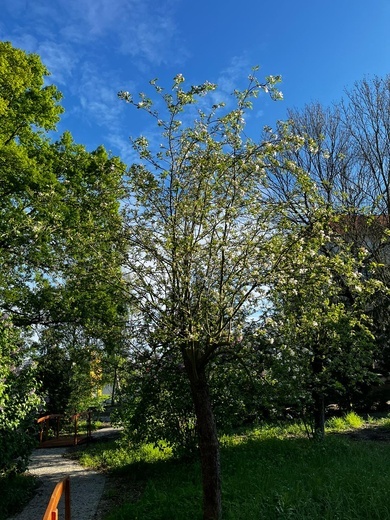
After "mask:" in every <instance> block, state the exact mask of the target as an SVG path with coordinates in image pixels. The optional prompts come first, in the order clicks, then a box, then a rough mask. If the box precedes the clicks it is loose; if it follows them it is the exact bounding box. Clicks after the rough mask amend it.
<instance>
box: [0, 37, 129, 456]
mask: <svg viewBox="0 0 390 520" xmlns="http://www.w3.org/2000/svg"><path fill="white" fill-rule="evenodd" d="M47 75H48V71H47V69H46V68H45V67H44V65H43V64H42V62H41V60H40V58H39V57H38V56H37V55H35V54H27V53H25V52H24V51H22V50H19V49H15V48H13V47H12V45H11V44H10V43H4V42H1V43H0V123H1V124H0V316H1V315H4V316H7V320H9V321H10V323H11V324H12V325H13V327H14V328H13V329H12V330H15V331H17V334H18V337H19V338H20V339H19V340H18V342H22V341H23V340H25V348H26V349H27V348H29V347H30V343H29V342H28V341H27V339H25V338H26V337H27V332H28V331H29V330H30V327H31V326H34V327H35V332H36V334H41V333H42V334H44V332H43V330H42V328H43V327H53V326H54V325H55V326H56V327H57V328H58V327H65V326H67V325H69V324H70V325H69V326H72V327H73V328H74V329H75V330H77V332H78V334H79V335H80V337H83V338H84V339H85V338H87V337H88V338H89V339H88V341H92V340H91V339H90V338H93V341H94V342H95V343H99V342H100V344H101V343H102V341H103V340H102V338H103V337H104V341H106V342H108V341H109V338H111V332H112V331H113V330H115V331H116V330H117V328H118V324H117V323H116V322H115V323H113V322H114V318H115V320H117V321H118V320H119V318H118V316H119V315H120V314H121V313H122V314H123V312H124V308H123V305H122V304H121V303H120V302H121V300H120V298H119V294H120V292H119V291H118V289H115V287H118V286H120V284H118V283H117V282H118V280H119V279H120V277H121V270H120V254H121V253H120V251H121V249H120V246H121V235H120V230H121V217H120V197H121V196H122V194H123V193H124V192H123V190H121V179H122V175H123V173H124V171H125V166H124V165H123V163H121V161H120V160H119V159H117V158H115V157H110V156H109V155H108V153H107V152H106V151H105V150H104V148H103V147H99V148H98V149H97V150H95V151H93V152H88V151H87V150H86V149H85V148H84V147H83V146H80V145H77V144H76V143H74V142H73V139H72V137H71V135H70V134H69V133H65V134H64V135H63V136H62V137H61V138H60V139H59V140H58V142H54V143H53V142H51V141H50V139H49V138H48V135H47V132H48V131H49V130H54V129H55V125H56V123H57V122H58V120H59V116H60V114H61V112H62V108H61V106H60V105H59V101H60V99H61V94H60V93H59V91H58V90H57V89H56V87H54V86H53V85H46V84H45V76H47ZM115 333H116V332H115ZM15 334H16V332H15ZM49 336H50V334H48V335H47V337H46V339H45V341H46V344H45V348H46V347H48V344H47V341H48V339H49ZM54 336H55V335H54V334H52V339H53V338H54ZM88 341H87V340H85V341H84V343H83V344H84V345H85V344H86V343H88ZM110 341H111V342H112V339H110ZM62 347H63V345H62ZM51 348H52V349H53V350H52V352H54V350H55V351H56V353H57V354H58V356H57V357H58V360H59V364H58V366H57V367H54V365H53V363H52V361H53V357H54V356H52V357H51V362H50V363H49V364H46V366H45V370H46V376H47V375H48V372H49V371H53V370H54V371H57V373H59V374H60V375H61V376H63V377H62V379H63V383H64V385H65V383H66V384H68V382H67V376H68V374H67V373H68V370H69V366H68V361H69V360H71V356H70V354H69V352H67V351H66V349H65V350H62V351H61V350H59V348H60V347H58V345H57V344H56V342H55V341H54V343H52V345H51ZM29 356H30V357H31V356H32V351H31V350H28V351H26V352H25V358H23V359H22V358H20V357H17V358H15V359H17V360H18V361H19V362H20V363H21V365H20V366H19V367H17V369H15V370H18V371H19V370H21V371H22V372H21V373H23V374H24V373H26V374H27V373H30V372H29V371H27V369H26V371H24V362H25V360H26V359H28V357H29ZM41 361H42V363H41V368H42V367H43V364H44V363H43V361H44V360H41ZM46 361H47V358H46ZM8 362H9V357H7V356H5V357H4V363H5V364H4V367H6V366H8ZM49 365H50V366H49ZM81 365H82V364H81V363H79V365H78V368H80V367H81ZM84 366H85V367H86V364H84ZM22 369H23V370H22ZM4 370H6V369H5V368H4ZM89 373H90V368H89V367H86V368H85V370H84V375H86V374H89ZM41 375H42V372H41ZM7 377H8V376H7ZM22 380H23V378H20V381H22ZM29 381H31V382H32V381H33V378H30V379H29ZM29 384H30V383H29ZM31 384H32V383H31ZM26 385H27V383H26ZM65 386H66V385H65ZM12 388H13V387H12V385H10V384H9V385H8V384H7V385H6V387H5V389H4V392H5V393H4V395H3V398H4V399H5V400H6V401H7V402H8V401H9V400H10V399H11V395H12V396H13V399H14V400H15V403H14V404H13V406H14V407H13V408H10V409H9V410H10V411H9V413H8V412H7V415H6V417H7V421H8V422H9V424H10V426H9V427H10V428H11V429H12V420H14V419H15V420H16V418H14V419H12V420H11V415H12V413H11V412H12V410H14V411H15V413H16V406H17V404H18V406H21V407H23V406H24V405H26V406H27V407H29V409H30V410H31V412H32V406H31V405H30V404H29V403H30V401H29V397H28V396H29V395H30V394H29V390H27V391H26V392H23V391H20V392H19V391H16V390H15V391H13V390H12ZM26 388H27V387H26ZM29 388H30V387H29ZM9 402H11V401H9ZM61 406H62V405H61ZM25 417H26V420H27V417H28V418H29V420H32V419H33V414H32V413H31V414H26V415H25ZM2 424H3V425H5V424H6V422H4V423H2ZM10 431H11V430H10ZM25 431H26V429H25V430H24V432H25ZM11 437H12V435H11ZM11 437H9V436H8V437H7V436H4V439H10V438H11ZM19 440H20V444H21V446H22V441H21V439H19ZM4 442H5V441H4ZM7 442H8V441H7ZM3 448H4V449H6V447H5V445H4V446H3ZM11 451H12V450H11ZM11 451H10V453H11ZM12 453H13V452H12Z"/></svg>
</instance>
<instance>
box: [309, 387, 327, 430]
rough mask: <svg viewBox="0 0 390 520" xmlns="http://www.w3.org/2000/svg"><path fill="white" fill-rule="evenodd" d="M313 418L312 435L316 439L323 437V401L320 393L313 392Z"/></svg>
mask: <svg viewBox="0 0 390 520" xmlns="http://www.w3.org/2000/svg"><path fill="white" fill-rule="evenodd" d="M312 395H313V401H314V407H313V419H314V436H315V438H316V439H323V438H324V436H325V402H324V396H323V394H322V393H319V392H316V391H314V392H313V394H312Z"/></svg>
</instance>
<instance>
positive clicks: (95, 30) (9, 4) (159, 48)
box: [2, 0, 186, 65]
mask: <svg viewBox="0 0 390 520" xmlns="http://www.w3.org/2000/svg"><path fill="white" fill-rule="evenodd" d="M2 4H3V5H2V8H3V9H5V10H7V11H8V13H9V14H10V15H11V16H13V17H14V18H15V19H16V18H18V17H22V18H23V22H24V23H23V36H26V27H28V28H29V29H30V34H31V35H34V36H35V37H36V38H37V39H38V40H39V41H41V42H43V41H49V42H55V41H57V40H58V38H59V37H60V38H61V41H62V42H65V43H67V44H68V45H69V46H73V47H74V46H77V45H80V44H83V46H88V45H91V46H92V49H93V48H94V47H95V48H96V47H99V46H102V45H104V38H106V37H108V38H109V39H110V44H114V47H116V48H117V49H118V52H120V53H122V54H124V55H128V56H130V57H132V58H134V59H136V60H138V62H139V63H145V62H147V63H150V64H153V65H156V64H157V65H158V64H160V63H163V62H164V61H166V60H167V59H168V58H169V59H172V55H173V56H174V59H176V60H178V59H182V58H183V57H184V56H185V55H186V52H185V50H184V45H183V42H181V41H179V40H180V34H179V31H178V29H177V27H176V24H175V22H174V15H175V11H174V5H175V3H174V2H172V1H171V0H165V1H164V2H161V3H158V2H155V1H153V0H94V1H91V0H56V2H48V1H47V0H35V1H30V0H3V2H2ZM16 27H17V25H16ZM3 32H6V28H3ZM16 32H17V28H16ZM11 36H13V37H19V38H20V37H21V36H22V34H15V33H14V34H12V35H11ZM90 50H91V49H90ZM172 51H174V52H172Z"/></svg>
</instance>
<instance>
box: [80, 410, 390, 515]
mask: <svg viewBox="0 0 390 520" xmlns="http://www.w3.org/2000/svg"><path fill="white" fill-rule="evenodd" d="M344 421H347V422H348V421H350V422H352V423H354V424H357V419H356V418H353V417H350V418H349V419H346V418H344ZM221 445H222V447H221V465H222V477H223V518H224V520H259V519H262V518H264V519H267V520H286V519H294V520H306V519H307V520H320V519H321V520H328V519H329V520H330V519H332V520H335V519H340V520H363V519H364V520H368V519H370V520H376V519H378V520H379V519H381V520H383V519H385V518H390V479H389V478H388V475H389V472H390V446H389V445H388V444H387V443H379V442H372V441H369V442H363V441H352V440H349V439H348V438H347V437H345V436H344V437H342V436H334V435H332V436H329V437H327V438H326V439H325V441H324V442H323V443H319V442H314V441H310V440H308V439H306V438H305V437H304V436H303V434H302V430H301V429H299V428H298V429H296V428H292V429H290V430H289V431H282V430H281V429H280V428H279V429H278V428H276V429H275V428H264V429H258V430H252V431H248V432H246V433H245V434H244V435H240V436H237V435H235V436H226V437H224V438H223V439H221ZM94 450H95V451H94V453H91V454H89V455H88V457H89V458H88V459H87V458H86V455H84V463H86V462H87V461H88V464H93V465H95V466H98V465H99V464H102V465H104V466H105V467H106V468H107V467H111V468H116V472H117V473H118V472H120V473H121V475H122V476H125V477H126V482H127V485H128V486H129V487H134V488H137V489H138V490H140V489H142V492H141V493H137V494H135V495H134V496H136V498H134V499H133V500H130V501H129V502H127V503H125V504H123V505H122V506H118V507H116V508H115V510H113V511H112V512H111V514H110V515H108V516H107V517H106V520H125V519H126V520H131V519H142V520H197V519H201V517H202V515H201V501H202V497H201V484H200V468H199V464H198V463H197V462H193V463H188V462H187V463H185V462H179V461H175V460H173V459H170V458H169V452H167V451H165V453H164V452H162V453H163V455H158V453H160V452H159V451H158V450H157V451H154V449H153V448H152V447H144V450H146V451H145V453H147V456H148V462H146V459H145V458H143V455H142V452H140V451H139V450H138V451H135V452H133V453H132V454H131V451H129V450H124V451H123V448H122V451H121V450H120V449H118V447H115V445H111V447H107V445H106V446H105V447H104V448H103V447H102V448H98V447H94ZM99 450H101V451H99ZM157 458H159V460H157Z"/></svg>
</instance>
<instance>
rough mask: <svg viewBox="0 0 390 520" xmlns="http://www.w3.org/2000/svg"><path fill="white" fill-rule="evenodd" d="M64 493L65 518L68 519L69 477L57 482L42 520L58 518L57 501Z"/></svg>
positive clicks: (55, 519)
mask: <svg viewBox="0 0 390 520" xmlns="http://www.w3.org/2000/svg"><path fill="white" fill-rule="evenodd" d="M64 493H65V520H70V480H69V477H66V478H64V480H61V482H58V484H57V485H56V487H55V488H54V491H53V493H52V495H51V497H50V500H49V504H48V506H47V508H46V511H45V514H44V515H43V519H42V520H58V502H59V501H60V499H61V497H62V495H63V494H64Z"/></svg>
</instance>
